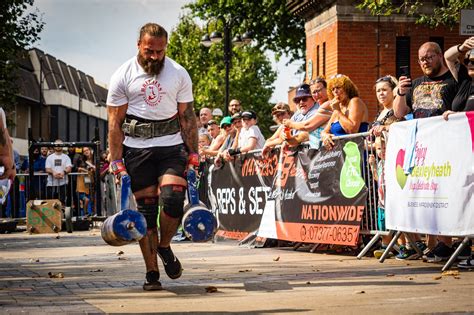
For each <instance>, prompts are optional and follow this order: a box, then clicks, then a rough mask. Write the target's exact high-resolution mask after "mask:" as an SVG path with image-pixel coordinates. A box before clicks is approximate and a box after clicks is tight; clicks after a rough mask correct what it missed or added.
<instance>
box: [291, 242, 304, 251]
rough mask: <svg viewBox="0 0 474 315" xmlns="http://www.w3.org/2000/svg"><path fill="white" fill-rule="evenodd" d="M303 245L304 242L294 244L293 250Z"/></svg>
mask: <svg viewBox="0 0 474 315" xmlns="http://www.w3.org/2000/svg"><path fill="white" fill-rule="evenodd" d="M301 246H303V243H296V244H295V245H293V250H297V249H298V248H300V247H301Z"/></svg>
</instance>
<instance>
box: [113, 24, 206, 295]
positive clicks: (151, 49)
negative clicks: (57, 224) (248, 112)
mask: <svg viewBox="0 0 474 315" xmlns="http://www.w3.org/2000/svg"><path fill="white" fill-rule="evenodd" d="M167 44H168V33H167V32H166V30H165V29H164V28H163V27H161V26H160V25H158V24H155V23H148V24H145V25H144V26H143V27H142V28H141V29H140V33H139V37H138V43H137V46H138V55H137V56H134V57H133V58H131V59H129V60H128V61H126V62H125V63H124V64H123V65H122V66H121V67H120V68H119V69H118V70H117V71H116V72H115V73H114V74H113V76H112V78H111V81H110V85H109V86H110V88H109V92H108V96H107V108H108V114H109V145H110V157H111V170H112V172H113V173H114V174H115V176H117V177H121V176H124V175H126V174H129V175H130V178H131V182H132V192H133V194H134V196H135V199H136V201H137V207H138V211H140V212H141V213H142V214H143V215H144V216H145V219H146V222H147V229H148V230H147V234H146V236H145V237H144V238H142V239H141V240H140V242H139V244H140V249H141V251H142V254H143V258H144V261H145V266H146V275H145V278H146V280H145V284H144V285H143V289H144V290H147V291H149V290H161V289H162V287H161V283H160V281H159V279H160V273H159V270H158V260H157V254H158V255H159V256H160V258H161V260H162V262H163V266H164V269H165V272H166V274H167V275H168V277H169V278H171V279H176V278H179V277H180V276H181V273H182V267H181V263H180V261H179V260H178V259H177V258H176V256H175V255H174V253H173V251H172V250H171V247H170V242H171V239H172V237H173V236H174V235H175V233H176V229H177V227H178V225H179V223H180V220H181V217H182V215H183V206H184V199H185V193H186V187H187V182H186V179H185V171H186V169H187V168H188V167H194V166H195V167H198V166H199V156H198V154H197V152H198V133H197V130H198V129H197V123H196V116H195V114H194V109H193V94H192V82H191V78H190V77H189V74H188V72H187V71H186V70H185V69H184V68H183V67H182V66H181V65H179V64H178V63H177V62H175V61H174V60H172V59H170V58H168V57H166V46H167ZM158 196H160V198H161V201H162V204H163V208H162V211H161V213H160V217H159V220H160V238H158V230H157V219H158V218H157V214H158Z"/></svg>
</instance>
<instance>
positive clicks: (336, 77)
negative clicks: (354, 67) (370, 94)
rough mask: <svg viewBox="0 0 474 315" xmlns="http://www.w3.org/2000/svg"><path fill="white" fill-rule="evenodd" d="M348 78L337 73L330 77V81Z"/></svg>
mask: <svg viewBox="0 0 474 315" xmlns="http://www.w3.org/2000/svg"><path fill="white" fill-rule="evenodd" d="M345 77H346V76H345V75H344V74H340V73H337V74H335V75H332V76H330V77H329V79H330V80H332V79H338V78H345Z"/></svg>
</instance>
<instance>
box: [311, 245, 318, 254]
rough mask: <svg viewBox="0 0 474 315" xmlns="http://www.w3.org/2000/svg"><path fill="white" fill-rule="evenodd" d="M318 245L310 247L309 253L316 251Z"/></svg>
mask: <svg viewBox="0 0 474 315" xmlns="http://www.w3.org/2000/svg"><path fill="white" fill-rule="evenodd" d="M319 245H320V244H314V245H313V246H311V248H310V250H309V252H310V253H314V252H315V251H316V250H317V249H318V247H319Z"/></svg>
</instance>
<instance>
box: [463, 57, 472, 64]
mask: <svg viewBox="0 0 474 315" xmlns="http://www.w3.org/2000/svg"><path fill="white" fill-rule="evenodd" d="M464 65H465V66H469V65H474V60H471V59H470V58H466V59H464Z"/></svg>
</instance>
